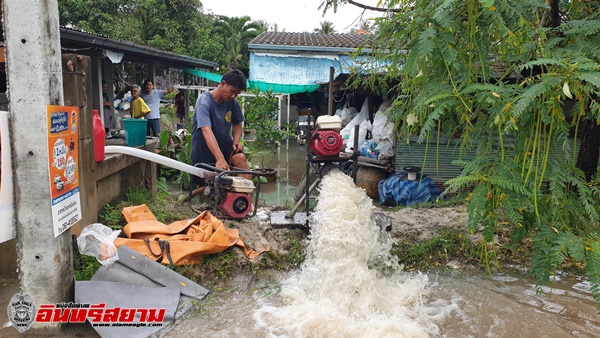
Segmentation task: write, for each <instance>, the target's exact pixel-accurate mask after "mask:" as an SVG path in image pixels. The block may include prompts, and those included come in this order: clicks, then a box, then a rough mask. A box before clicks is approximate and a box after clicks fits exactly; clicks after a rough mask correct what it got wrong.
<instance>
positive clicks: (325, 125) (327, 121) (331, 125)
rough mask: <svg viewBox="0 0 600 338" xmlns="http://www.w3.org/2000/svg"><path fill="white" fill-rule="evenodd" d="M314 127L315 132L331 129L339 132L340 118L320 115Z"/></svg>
mask: <svg viewBox="0 0 600 338" xmlns="http://www.w3.org/2000/svg"><path fill="white" fill-rule="evenodd" d="M316 125H317V130H319V129H332V130H335V131H340V130H341V129H342V118H341V117H339V116H337V115H333V116H329V115H322V116H319V117H317V122H316Z"/></svg>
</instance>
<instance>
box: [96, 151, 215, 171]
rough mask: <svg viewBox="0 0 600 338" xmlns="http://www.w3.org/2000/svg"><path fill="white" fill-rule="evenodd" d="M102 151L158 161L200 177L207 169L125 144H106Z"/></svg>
mask: <svg viewBox="0 0 600 338" xmlns="http://www.w3.org/2000/svg"><path fill="white" fill-rule="evenodd" d="M104 152H105V153H107V154H126V155H131V156H135V157H139V158H143V159H145V160H149V161H152V162H156V163H160V164H162V165H166V166H167V167H171V168H174V169H177V170H181V171H185V172H186V173H190V174H192V175H194V176H198V177H200V178H204V173H205V172H207V171H208V170H206V169H202V168H198V167H194V166H192V165H189V164H185V163H182V162H179V161H177V160H174V159H172V158H169V157H166V156H162V155H159V154H157V153H154V152H151V151H146V150H142V149H138V148H132V147H125V146H106V147H104Z"/></svg>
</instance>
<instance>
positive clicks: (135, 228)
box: [115, 204, 260, 265]
mask: <svg viewBox="0 0 600 338" xmlns="http://www.w3.org/2000/svg"><path fill="white" fill-rule="evenodd" d="M122 213H123V216H124V217H125V220H126V221H127V225H126V226H125V227H124V228H123V233H124V234H125V235H126V236H127V237H128V238H122V237H119V238H117V239H116V240H115V245H116V246H117V248H118V247H120V246H121V245H126V246H128V247H130V248H131V249H133V250H135V251H137V252H139V253H141V254H143V255H144V256H146V257H148V258H151V259H154V260H156V261H157V262H161V263H164V264H174V265H188V264H198V263H200V262H201V261H202V258H203V257H204V256H206V255H210V254H214V253H217V252H221V251H224V250H226V249H227V248H229V247H231V246H233V245H238V246H240V247H241V248H242V249H244V254H245V255H246V257H248V258H254V257H256V256H258V255H259V254H260V253H257V252H255V251H253V250H250V249H248V248H246V246H245V245H244V243H243V242H242V239H241V238H240V234H239V231H238V230H237V229H230V228H227V227H225V225H224V224H223V222H221V221H220V220H219V219H218V218H216V217H214V216H213V215H212V214H211V213H210V212H208V211H204V212H202V213H201V214H200V215H198V217H196V218H194V219H191V220H183V221H176V222H173V223H171V224H169V225H166V224H164V223H161V222H159V221H158V220H157V219H156V217H154V215H153V214H152V212H151V211H150V209H148V207H147V206H146V205H145V204H142V205H138V206H133V207H127V208H124V209H123V211H122Z"/></svg>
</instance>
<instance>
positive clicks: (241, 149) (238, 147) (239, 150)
mask: <svg viewBox="0 0 600 338" xmlns="http://www.w3.org/2000/svg"><path fill="white" fill-rule="evenodd" d="M233 152H234V153H242V152H244V145H243V144H241V143H234V144H233Z"/></svg>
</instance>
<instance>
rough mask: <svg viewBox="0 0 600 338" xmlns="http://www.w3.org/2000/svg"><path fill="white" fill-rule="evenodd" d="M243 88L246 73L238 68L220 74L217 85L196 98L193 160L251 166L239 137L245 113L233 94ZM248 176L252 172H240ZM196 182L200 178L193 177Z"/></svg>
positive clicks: (218, 165)
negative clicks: (219, 81)
mask: <svg viewBox="0 0 600 338" xmlns="http://www.w3.org/2000/svg"><path fill="white" fill-rule="evenodd" d="M244 90H246V77H245V76H244V74H243V73H242V72H241V71H240V70H237V69H234V70H231V71H229V72H227V73H226V74H225V75H223V78H222V80H221V83H220V84H219V85H218V86H217V88H215V89H213V90H211V91H208V92H204V93H202V95H200V96H199V97H198V100H196V106H195V108H194V121H193V124H192V127H193V128H192V129H193V132H192V156H191V157H192V163H194V164H196V163H206V164H214V165H215V167H217V168H220V169H224V170H230V167H229V166H230V165H233V166H235V167H237V168H239V169H242V170H250V168H249V167H248V161H247V160H246V155H245V154H244V153H243V150H244V146H243V145H242V144H241V143H240V140H241V138H242V123H243V122H244V115H243V114H242V109H241V108H240V105H239V103H238V101H237V100H236V97H237V96H238V95H239V94H240V93H241V92H242V91H244ZM242 176H245V177H246V178H248V179H251V178H252V176H251V175H242ZM195 181H196V183H199V184H201V183H202V182H201V181H200V180H198V179H195Z"/></svg>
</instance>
